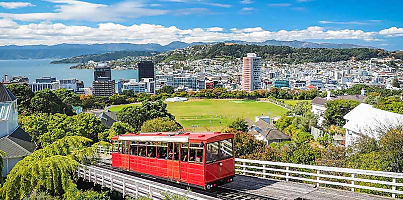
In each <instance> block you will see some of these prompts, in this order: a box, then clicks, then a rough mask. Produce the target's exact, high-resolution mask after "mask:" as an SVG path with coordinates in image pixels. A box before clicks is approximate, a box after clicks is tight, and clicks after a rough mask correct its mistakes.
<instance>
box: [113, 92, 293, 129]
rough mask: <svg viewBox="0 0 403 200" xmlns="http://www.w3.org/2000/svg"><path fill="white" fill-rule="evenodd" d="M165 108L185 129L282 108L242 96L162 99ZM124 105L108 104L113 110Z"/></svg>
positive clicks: (208, 126) (273, 112)
mask: <svg viewBox="0 0 403 200" xmlns="http://www.w3.org/2000/svg"><path fill="white" fill-rule="evenodd" d="M166 103H167V104H168V111H169V112H170V113H172V114H173V115H175V117H176V120H177V121H178V122H179V123H180V124H182V126H183V127H185V129H186V130H188V131H220V130H221V129H222V128H224V127H225V126H227V125H228V124H229V123H231V122H232V121H233V120H235V119H236V118H237V117H242V118H249V119H251V120H254V118H255V116H260V115H265V116H267V115H269V116H281V115H283V114H284V113H286V112H287V110H286V109H284V108H282V107H279V106H277V105H275V104H272V103H269V102H260V101H246V100H212V99H202V100H189V101H187V102H166ZM125 106H130V105H120V106H115V107H112V108H111V109H110V110H111V111H114V112H117V111H119V110H120V109H122V108H123V107H125Z"/></svg>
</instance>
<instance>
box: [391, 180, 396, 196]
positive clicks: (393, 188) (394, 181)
mask: <svg viewBox="0 0 403 200" xmlns="http://www.w3.org/2000/svg"><path fill="white" fill-rule="evenodd" d="M392 183H396V178H393V179H392ZM392 190H393V191H395V190H396V185H393V186H392ZM392 198H396V194H395V193H392Z"/></svg>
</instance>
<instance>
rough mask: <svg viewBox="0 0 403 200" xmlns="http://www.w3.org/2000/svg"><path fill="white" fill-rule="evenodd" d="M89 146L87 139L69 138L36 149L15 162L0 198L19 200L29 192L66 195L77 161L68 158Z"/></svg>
mask: <svg viewBox="0 0 403 200" xmlns="http://www.w3.org/2000/svg"><path fill="white" fill-rule="evenodd" d="M90 143H91V140H90V139H87V138H84V137H79V136H70V137H65V138H63V139H60V140H57V141H56V142H54V143H52V144H51V145H49V146H47V147H45V148H43V149H39V150H36V151H35V152H34V153H32V154H31V155H29V156H27V157H25V158H24V159H22V160H21V161H19V162H18V163H17V164H16V165H15V166H14V168H13V169H12V170H11V172H10V173H9V174H8V176H7V180H6V182H5V183H4V185H3V187H2V188H1V189H0V198H1V199H5V200H9V199H10V200H12V199H23V198H25V197H27V196H28V195H30V194H31V193H32V191H33V190H37V191H43V192H45V191H46V192H47V193H48V194H50V195H52V196H59V195H63V194H64V193H66V192H67V191H68V190H69V189H70V188H71V187H75V188H76V185H75V183H74V182H75V180H76V179H77V177H76V175H77V173H76V171H77V166H78V162H77V161H76V160H74V159H73V157H71V156H70V154H72V153H73V152H74V151H77V150H80V149H83V148H85V147H87V146H88V145H89V144H90Z"/></svg>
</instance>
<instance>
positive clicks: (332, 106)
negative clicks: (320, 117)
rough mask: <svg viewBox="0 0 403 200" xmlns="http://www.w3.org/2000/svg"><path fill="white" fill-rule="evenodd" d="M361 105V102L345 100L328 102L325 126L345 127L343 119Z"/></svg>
mask: <svg viewBox="0 0 403 200" xmlns="http://www.w3.org/2000/svg"><path fill="white" fill-rule="evenodd" d="M359 104H360V102H358V101H353V100H344V99H340V100H333V101H329V102H327V103H326V111H325V116H324V118H325V121H324V125H325V126H327V127H328V126H330V125H337V126H344V124H345V120H344V118H343V117H344V116H345V115H346V114H347V113H349V112H350V111H351V110H352V109H354V108H355V107H357V106H358V105H359Z"/></svg>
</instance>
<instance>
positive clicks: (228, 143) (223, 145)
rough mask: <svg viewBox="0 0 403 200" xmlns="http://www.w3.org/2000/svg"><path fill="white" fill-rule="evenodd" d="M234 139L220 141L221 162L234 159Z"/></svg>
mask: <svg viewBox="0 0 403 200" xmlns="http://www.w3.org/2000/svg"><path fill="white" fill-rule="evenodd" d="M232 157H233V152H232V139H226V140H222V141H220V160H223V159H227V158H232Z"/></svg>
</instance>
